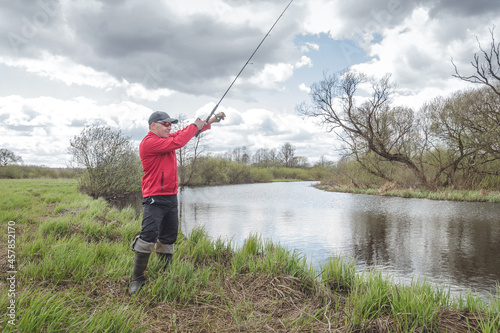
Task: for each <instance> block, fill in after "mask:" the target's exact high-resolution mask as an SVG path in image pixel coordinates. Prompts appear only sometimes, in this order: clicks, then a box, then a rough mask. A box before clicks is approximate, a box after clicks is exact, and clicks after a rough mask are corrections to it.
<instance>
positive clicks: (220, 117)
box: [208, 112, 226, 124]
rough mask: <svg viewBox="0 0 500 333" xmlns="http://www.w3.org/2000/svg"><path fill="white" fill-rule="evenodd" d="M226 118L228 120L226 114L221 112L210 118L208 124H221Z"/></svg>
mask: <svg viewBox="0 0 500 333" xmlns="http://www.w3.org/2000/svg"><path fill="white" fill-rule="evenodd" d="M224 118H226V115H225V114H224V112H219V113H217V114H216V115H215V116H213V117H212V118H210V120H209V121H208V122H209V123H210V124H213V123H220V122H221V120H224Z"/></svg>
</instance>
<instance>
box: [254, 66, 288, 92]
mask: <svg viewBox="0 0 500 333" xmlns="http://www.w3.org/2000/svg"><path fill="white" fill-rule="evenodd" d="M292 75H293V66H292V65H290V64H285V63H279V64H275V65H274V64H267V65H265V67H264V69H263V70H262V71H261V72H260V73H258V74H257V75H255V76H254V77H252V78H250V79H249V80H248V82H251V83H252V84H254V85H256V86H258V87H260V88H263V89H283V88H280V87H279V86H278V85H277V83H281V82H285V81H286V80H288V79H289V78H291V77H292Z"/></svg>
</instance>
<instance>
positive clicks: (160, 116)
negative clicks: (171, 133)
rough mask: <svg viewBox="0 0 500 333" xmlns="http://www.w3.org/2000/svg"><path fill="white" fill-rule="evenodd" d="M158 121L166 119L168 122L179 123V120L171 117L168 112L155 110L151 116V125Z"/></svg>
mask: <svg viewBox="0 0 500 333" xmlns="http://www.w3.org/2000/svg"><path fill="white" fill-rule="evenodd" d="M157 121H164V122H166V123H172V124H177V123H178V122H179V120H177V119H174V118H170V116H169V115H168V113H166V112H163V111H155V112H153V113H152V114H151V116H149V125H151V124H152V123H156V122H157Z"/></svg>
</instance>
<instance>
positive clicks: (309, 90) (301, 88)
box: [299, 83, 311, 93]
mask: <svg viewBox="0 0 500 333" xmlns="http://www.w3.org/2000/svg"><path fill="white" fill-rule="evenodd" d="M299 90H300V91H303V92H306V93H310V92H311V88H309V87H308V86H306V84H305V83H301V84H300V85H299Z"/></svg>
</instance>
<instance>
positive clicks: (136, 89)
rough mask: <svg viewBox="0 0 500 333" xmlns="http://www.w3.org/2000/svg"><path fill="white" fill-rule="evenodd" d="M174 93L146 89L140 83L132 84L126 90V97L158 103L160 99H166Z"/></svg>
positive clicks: (168, 90)
mask: <svg viewBox="0 0 500 333" xmlns="http://www.w3.org/2000/svg"><path fill="white" fill-rule="evenodd" d="M173 93H174V92H173V91H172V90H170V89H155V90H149V89H146V88H145V87H144V86H143V85H142V84H140V83H132V84H130V85H129V86H128V88H127V95H128V96H130V97H131V98H137V99H143V100H148V101H158V99H160V97H168V96H170V95H172V94H173Z"/></svg>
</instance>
